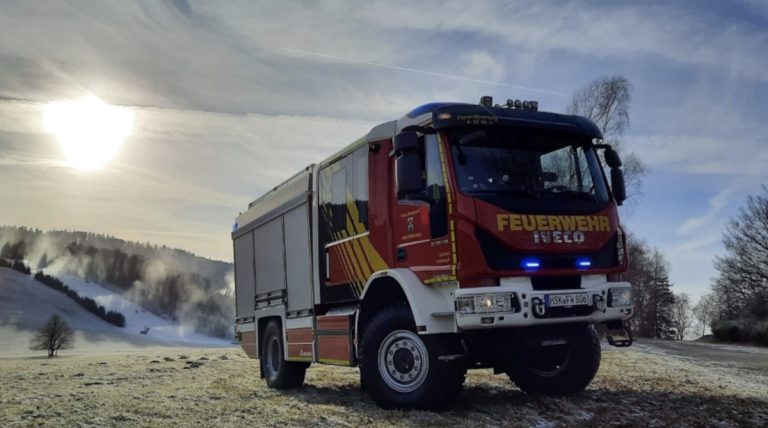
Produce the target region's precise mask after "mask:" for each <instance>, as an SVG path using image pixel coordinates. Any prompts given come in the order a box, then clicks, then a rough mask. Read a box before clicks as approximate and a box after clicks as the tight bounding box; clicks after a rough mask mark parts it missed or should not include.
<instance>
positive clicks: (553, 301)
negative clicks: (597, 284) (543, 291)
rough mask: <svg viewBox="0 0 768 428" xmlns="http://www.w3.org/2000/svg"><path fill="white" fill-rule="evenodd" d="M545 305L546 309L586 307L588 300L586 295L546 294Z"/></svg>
mask: <svg viewBox="0 0 768 428" xmlns="http://www.w3.org/2000/svg"><path fill="white" fill-rule="evenodd" d="M545 304H546V306H547V307H548V308H557V307H561V306H579V305H588V304H589V299H587V293H569V294H547V295H546V296H545Z"/></svg>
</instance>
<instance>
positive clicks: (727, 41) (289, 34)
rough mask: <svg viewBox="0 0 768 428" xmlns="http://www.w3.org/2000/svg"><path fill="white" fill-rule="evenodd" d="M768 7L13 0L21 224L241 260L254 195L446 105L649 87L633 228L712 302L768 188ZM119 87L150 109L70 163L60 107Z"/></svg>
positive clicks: (670, 2)
mask: <svg viewBox="0 0 768 428" xmlns="http://www.w3.org/2000/svg"><path fill="white" fill-rule="evenodd" d="M766 46H768V3H766V2H763V1H760V0H714V1H709V0H702V1H688V2H686V1H675V0H665V1H658V2H654V1H642V2H632V1H623V2H614V1H579V2H575V1H574V2H567V1H536V2H514V1H508V2H498V1H473V2H466V1H448V0H442V1H433V2H430V1H425V2H412V1H387V2H379V1H366V2H354V1H284V2H274V1H227V2H213V1H211V2H205V1H199V2H198V1H190V2H187V1H183V0H178V1H167V2H161V1H142V2H130V1H95V0H94V1H80V0H78V1H74V0H73V1H50V2H49V1H40V2H37V1H35V2H29V1H18V2H14V1H3V2H0V183H2V184H1V185H0V224H15V225H26V226H31V227H38V228H41V229H78V230H88V231H92V232H97V233H107V234H111V235H115V236H118V237H120V238H124V239H130V240H136V241H141V242H146V241H149V242H152V243H156V244H165V245H169V246H173V247H179V248H184V249H187V250H190V251H193V252H195V253H197V254H200V255H203V256H206V257H211V258H214V259H220V260H227V261H230V260H232V244H231V241H230V237H229V233H230V230H231V224H232V223H233V221H234V217H235V216H236V215H237V214H238V212H240V211H243V210H244V209H245V208H246V207H247V204H248V202H250V201H251V200H253V199H255V198H256V197H258V196H260V195H261V194H262V193H263V192H264V191H265V190H267V189H268V188H270V187H273V186H275V185H276V184H278V183H280V182H281V181H283V180H284V179H285V178H287V177H289V176H290V175H292V174H293V173H295V172H297V171H298V170H299V169H301V168H303V167H304V166H306V165H308V164H310V163H314V162H317V161H319V160H321V159H323V158H324V157H326V156H328V155H330V154H332V153H333V152H335V151H336V150H338V149H339V148H341V147H343V146H344V145H346V144H348V143H349V142H351V141H353V140H355V139H356V138H358V137H360V136H362V135H364V134H365V133H367V132H368V131H369V130H370V129H371V128H372V127H373V126H375V125H377V124H379V123H382V122H386V121H389V120H393V119H397V118H399V117H401V116H402V115H403V114H404V113H406V112H407V111H409V110H410V109H412V108H413V107H415V106H418V105H421V104H424V103H427V102H432V101H459V102H478V101H479V99H480V96H482V95H491V96H493V97H494V99H496V100H506V99H507V98H519V99H533V100H538V101H539V106H540V109H541V110H547V111H555V112H563V111H565V108H566V106H567V105H568V103H569V101H570V99H571V97H572V95H573V93H574V92H575V91H577V90H578V89H579V88H581V87H584V86H586V85H588V84H589V83H590V82H592V81H593V80H594V79H596V78H600V77H604V76H623V77H625V78H627V79H628V80H629V81H630V82H631V84H632V93H631V95H632V101H631V106H630V128H629V129H628V130H627V132H626V133H625V134H624V136H623V141H624V148H625V150H627V151H633V152H635V153H636V154H637V155H638V156H639V157H640V159H641V160H642V161H643V162H644V163H645V164H646V166H647V168H648V173H647V175H646V176H645V178H644V182H643V186H642V192H643V194H642V196H639V197H636V198H635V200H634V201H633V203H632V208H631V209H630V210H625V211H626V212H624V216H623V217H622V221H623V224H624V226H625V227H626V228H627V229H629V230H630V231H631V232H632V233H633V234H634V235H635V236H638V237H640V238H642V239H644V240H645V241H646V242H647V243H648V244H649V245H651V246H656V247H658V248H659V249H660V250H661V251H662V252H663V253H664V255H665V256H666V258H667V260H668V261H669V262H670V279H671V281H672V283H673V284H674V290H675V291H677V292H687V293H689V294H691V295H692V297H694V299H696V298H698V296H700V295H702V294H704V293H705V292H706V291H707V288H708V286H709V284H710V282H711V279H712V278H713V277H715V276H716V274H717V272H716V271H715V270H714V268H713V266H712V259H713V257H714V256H715V255H717V254H723V248H722V245H721V243H720V240H721V237H722V232H723V230H724V228H725V225H726V223H727V222H728V219H729V218H730V217H733V216H735V215H736V214H737V213H738V210H739V207H740V206H742V205H743V204H744V203H745V201H746V198H747V196H748V195H750V194H758V193H760V192H762V187H761V186H762V185H766V184H768V172H766V168H765V166H766V165H768V126H767V125H766V119H768V113H767V112H768V55H766V52H767V50H766ZM85 96H97V97H99V98H100V99H102V100H104V101H105V102H107V103H109V104H113V105H117V106H123V107H124V108H125V109H126V110H128V111H130V112H131V114H132V115H133V130H132V133H131V134H130V135H129V136H128V137H127V139H126V140H125V141H124V142H123V144H122V145H121V146H120V148H119V151H118V153H117V155H116V157H115V158H114V159H113V160H112V161H111V162H109V163H107V164H106V165H105V166H104V167H103V168H101V169H98V170H95V171H80V170H77V169H74V168H71V167H70V166H68V164H67V163H66V162H65V161H64V158H63V152H62V148H61V147H60V145H59V143H58V142H57V140H56V138H55V137H54V136H53V135H51V134H50V133H49V132H47V131H46V127H45V123H44V119H43V114H44V112H45V109H46V105H47V104H48V103H50V102H53V101H58V100H67V99H78V98H82V97H85Z"/></svg>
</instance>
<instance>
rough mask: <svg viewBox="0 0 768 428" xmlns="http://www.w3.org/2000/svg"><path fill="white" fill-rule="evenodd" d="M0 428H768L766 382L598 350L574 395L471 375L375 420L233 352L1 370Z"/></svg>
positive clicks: (39, 363) (352, 374) (339, 383)
mask: <svg viewBox="0 0 768 428" xmlns="http://www.w3.org/2000/svg"><path fill="white" fill-rule="evenodd" d="M0 385H2V386H1V387H0V427H15V426H40V425H44V426H120V425H122V426H153V427H155V426H160V427H162V426H169V427H171V426H173V427H179V426H236V425H238V426H242V425H250V426H271V427H294V426H295V427H315V426H319V427H327V426H349V427H359V426H361V425H365V426H369V427H383V426H431V427H452V426H472V427H477V426H536V427H542V428H544V427H555V426H632V427H635V426H638V425H640V426H648V427H654V426H722V427H728V426H759V427H765V426H768V378H766V376H765V375H764V374H762V373H751V372H747V371H743V370H737V369H733V368H728V367H723V366H716V365H702V363H699V362H696V361H694V360H688V359H681V358H679V357H672V356H669V355H665V354H663V353H658V352H649V351H648V350H643V349H640V350H638V349H633V348H629V349H612V348H611V349H606V350H605V351H604V353H603V363H602V366H601V368H600V371H599V373H598V375H597V378H596V379H595V380H594V382H593V383H592V385H591V386H590V387H589V389H588V390H587V391H585V392H584V393H582V394H580V395H578V396H575V397H570V398H561V399H553V398H549V397H542V396H529V395H526V394H523V393H522V392H520V391H519V390H518V389H516V388H515V387H514V386H512V384H511V383H510V382H509V381H508V380H507V379H506V377H505V376H495V375H493V374H492V373H491V371H489V370H480V371H471V372H470V374H469V376H468V379H467V383H466V385H465V388H464V391H463V392H462V395H461V397H460V401H459V404H458V406H457V407H456V408H455V409H453V410H451V411H447V412H441V413H434V412H424V411H384V410H381V409H379V408H378V407H377V406H376V405H375V404H374V403H373V402H372V400H371V399H370V398H369V397H368V395H367V394H366V393H365V392H364V391H361V390H360V384H359V376H358V371H357V369H350V368H340V367H330V366H319V365H317V366H312V367H311V368H310V369H309V370H308V372H307V379H306V383H305V386H304V388H302V389H300V390H294V391H288V392H279V391H275V390H270V389H268V388H266V386H265V385H264V382H263V381H262V380H261V379H259V376H258V362H257V361H256V360H249V359H248V358H246V357H245V356H244V355H243V354H242V352H241V351H240V350H238V349H203V350H190V349H181V348H178V349H177V348H173V349H165V350H150V351H143V352H137V353H130V354H118V355H101V356H67V355H66V354H64V355H62V356H61V357H59V358H57V359H53V360H48V359H43V358H40V359H38V358H27V359H0Z"/></svg>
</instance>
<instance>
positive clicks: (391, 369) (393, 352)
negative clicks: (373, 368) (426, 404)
mask: <svg viewBox="0 0 768 428" xmlns="http://www.w3.org/2000/svg"><path fill="white" fill-rule="evenodd" d="M378 363H379V373H380V374H381V378H382V379H383V380H384V383H386V384H387V386H389V387H390V388H392V389H393V390H395V391H397V392H411V391H415V390H416V389H418V388H419V387H420V386H421V385H422V384H423V383H424V380H425V379H426V378H427V373H428V372H429V353H428V352H427V347H426V346H425V345H424V342H423V341H422V340H421V338H419V336H418V335H417V334H416V333H413V332H411V331H408V330H397V331H393V332H392V333H390V334H389V335H387V337H385V338H384V340H383V341H382V342H381V346H379V354H378Z"/></svg>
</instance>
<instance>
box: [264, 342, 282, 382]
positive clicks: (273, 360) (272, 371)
mask: <svg viewBox="0 0 768 428" xmlns="http://www.w3.org/2000/svg"><path fill="white" fill-rule="evenodd" d="M264 356H265V357H266V362H265V363H266V364H264V366H265V367H264V368H265V370H266V372H267V373H266V375H267V377H268V378H270V379H272V378H274V377H275V376H277V373H278V372H279V371H280V362H281V361H282V358H281V355H280V344H279V343H278V339H277V337H275V336H272V337H270V338H269V339H268V340H267V349H266V352H265V353H264Z"/></svg>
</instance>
